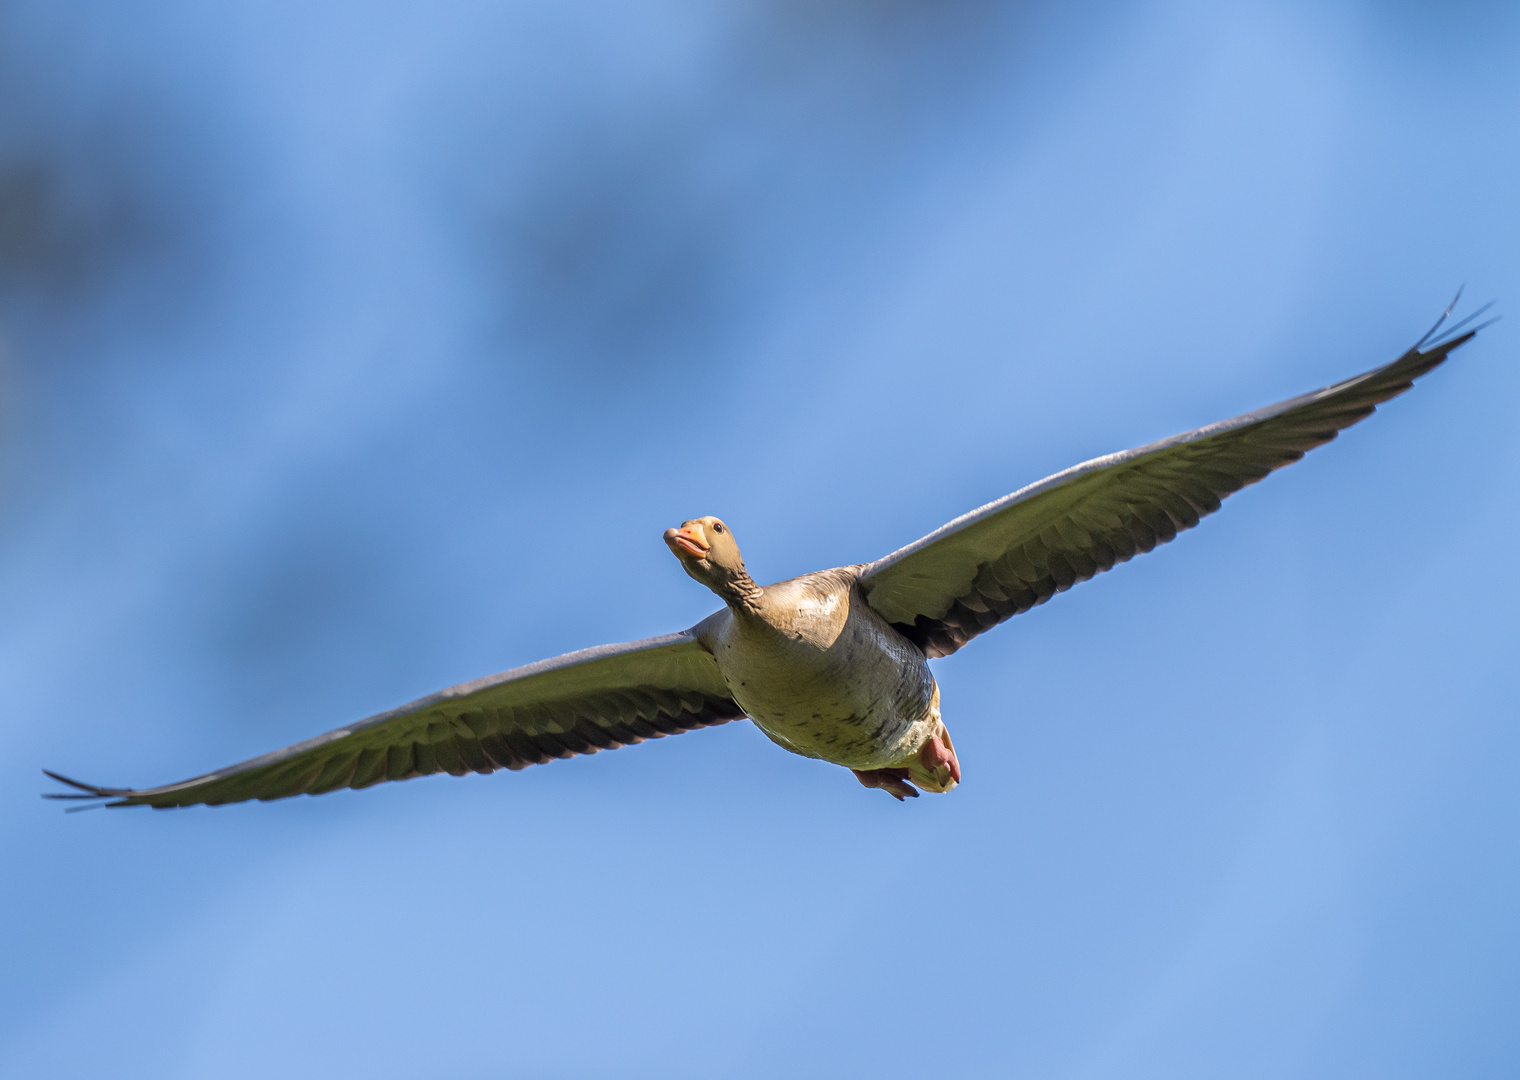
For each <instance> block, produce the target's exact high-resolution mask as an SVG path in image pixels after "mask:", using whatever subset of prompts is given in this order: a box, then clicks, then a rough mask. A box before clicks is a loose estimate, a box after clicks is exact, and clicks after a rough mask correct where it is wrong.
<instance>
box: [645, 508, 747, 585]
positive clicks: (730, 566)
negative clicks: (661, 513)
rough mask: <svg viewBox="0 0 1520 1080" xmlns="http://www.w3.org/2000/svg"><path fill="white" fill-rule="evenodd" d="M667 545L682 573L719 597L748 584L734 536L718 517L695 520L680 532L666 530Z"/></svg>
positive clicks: (681, 528)
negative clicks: (736, 585)
mask: <svg viewBox="0 0 1520 1080" xmlns="http://www.w3.org/2000/svg"><path fill="white" fill-rule="evenodd" d="M665 543H666V544H668V545H669V546H670V550H671V552H672V553H673V554H674V555H675V557H676V558H677V559H680V560H681V568H682V569H683V570H685V571H686V572H687V573H688V574H690V575H691V576H692V577H694V578H696V579H697V580H698V581H700V582H701V583H702V584H703V585H706V586H707V587H708V588H709V589H711V590H713V592H715V593H718V595H720V596H724V595H725V594H726V593H728V592H729V591H731V590H732V588H733V586H734V585H735V584H736V583H738V582H741V581H743V582H747V581H748V580H749V574H748V573H747V572H746V571H745V569H744V558H743V556H741V555H740V554H739V545H738V544H737V543H735V542H734V534H733V533H732V532H730V531H729V528H728V526H727V525H725V524H723V522H721V521H719V520H718V519H717V518H715V517H700V518H692V519H691V520H690V521H683V522H682V523H681V527H680V528H679V529H666V530H665Z"/></svg>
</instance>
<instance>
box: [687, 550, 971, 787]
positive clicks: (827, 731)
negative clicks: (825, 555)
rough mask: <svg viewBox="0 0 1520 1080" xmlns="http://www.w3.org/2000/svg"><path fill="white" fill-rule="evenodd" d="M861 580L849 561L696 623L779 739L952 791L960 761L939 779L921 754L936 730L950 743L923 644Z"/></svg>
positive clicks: (758, 721)
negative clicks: (890, 619) (881, 608)
mask: <svg viewBox="0 0 1520 1080" xmlns="http://www.w3.org/2000/svg"><path fill="white" fill-rule="evenodd" d="M693 524H695V523H694V522H688V523H687V526H686V527H690V526H692V525H693ZM859 576H860V568H859V567H856V566H848V567H840V568H838V569H834V570H824V571H821V572H818V573H813V574H806V575H804V576H802V577H797V578H792V579H791V580H789V581H782V582H778V583H776V584H774V585H769V586H766V587H764V588H763V589H761V590H760V592H759V595H758V596H757V597H756V598H755V600H754V601H753V602H750V603H737V604H735V605H734V606H733V607H732V608H725V609H724V610H722V611H719V612H717V613H715V614H714V615H712V616H710V617H709V618H708V619H706V620H704V621H703V622H701V623H699V624H698V625H697V626H696V628H695V634H696V637H697V640H698V641H699V642H701V643H702V645H703V647H704V648H706V649H708V650H709V651H710V652H711V653H712V654H713V657H714V659H715V660H716V661H717V664H718V670H719V672H720V673H721V674H722V676H723V681H724V682H725V683H726V684H727V686H728V689H729V692H730V693H731V694H733V697H734V700H735V701H736V702H737V703H738V704H739V706H740V707H741V708H742V709H743V710H744V712H745V714H746V715H747V716H748V717H749V718H750V719H751V720H753V721H754V723H755V726H756V727H758V728H759V729H760V730H761V731H763V732H764V733H765V734H766V736H767V737H769V738H770V739H771V740H772V741H773V742H775V743H777V744H778V745H780V746H782V747H785V748H786V749H787V750H790V751H792V752H793V753H796V754H801V755H803V756H805V757H813V758H822V759H823V760H824V761H830V762H833V763H834V764H836V765H843V766H846V767H847V768H850V769H853V770H855V771H856V772H857V773H865V774H868V779H870V778H871V777H872V776H873V775H874V774H876V773H877V772H878V771H879V770H882V769H907V770H909V772H910V774H912V777H913V779H914V781H915V782H916V783H917V784H918V785H919V786H920V787H925V788H928V789H930V790H936V791H940V790H949V788H950V787H953V786H954V785H955V782H956V780H957V779H958V778H959V764H958V763H957V765H956V769H955V775H954V777H949V778H945V777H941V778H935V776H934V775H933V773H932V771H931V769H930V768H929V767H928V766H925V765H924V764H923V762H922V761H921V759H920V753H921V752H922V751H923V749H924V748H925V746H926V745H928V744H930V743H931V741H932V740H934V739H935V738H937V737H939V738H942V740H943V742H944V743H945V745H946V746H948V735H946V734H945V732H944V724H943V723H942V722H941V720H940V715H939V687H938V685H937V684H936V683H935V681H934V676H933V674H931V673H930V671H929V664H928V661H927V659H926V657H925V656H924V653H923V650H922V649H920V648H919V647H918V646H916V645H914V644H913V643H912V642H911V641H909V640H908V639H907V638H905V637H903V635H902V634H900V633H899V632H898V631H896V630H894V629H893V628H892V626H891V625H889V624H888V623H887V621H886V620H885V619H883V618H882V617H881V616H880V615H878V614H877V613H876V611H875V609H873V608H872V607H871V605H870V604H869V603H867V602H866V600H865V597H864V595H863V594H862V593H861V592H860V589H859V588H858V587H857V584H856V583H857V580H858V578H859ZM876 779H903V778H901V777H876ZM871 786H881V785H880V784H873V785H871ZM893 787H894V788H895V787H897V786H896V785H893ZM889 790H892V788H889ZM897 791H898V793H899V795H901V794H902V789H901V788H897Z"/></svg>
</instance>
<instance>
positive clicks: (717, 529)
mask: <svg viewBox="0 0 1520 1080" xmlns="http://www.w3.org/2000/svg"><path fill="white" fill-rule="evenodd" d="M722 531H723V526H722V525H717V524H715V525H713V532H715V533H720V532H722Z"/></svg>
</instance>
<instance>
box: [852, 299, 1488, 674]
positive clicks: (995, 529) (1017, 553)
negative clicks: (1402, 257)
mask: <svg viewBox="0 0 1520 1080" xmlns="http://www.w3.org/2000/svg"><path fill="white" fill-rule="evenodd" d="M1444 319H1445V316H1443V317H1442V320H1443V321H1444ZM1465 321H1468V320H1464V322H1465ZM1460 325H1461V324H1458V326H1457V327H1453V328H1452V329H1453V330H1455V329H1459V328H1460ZM1440 326H1441V323H1439V322H1438V323H1437V324H1436V327H1437V328H1439V327H1440ZM1477 329H1481V327H1479V328H1475V329H1473V330H1469V331H1467V332H1466V333H1461V334H1457V335H1455V336H1448V337H1446V338H1445V340H1440V341H1433V337H1434V335H1435V333H1436V330H1435V329H1432V331H1431V333H1430V334H1427V335H1426V336H1425V337H1424V338H1423V339H1421V341H1420V342H1419V343H1418V344H1416V345H1415V346H1414V348H1412V349H1410V350H1409V351H1408V352H1406V353H1405V354H1404V355H1403V356H1401V357H1399V358H1398V359H1397V360H1395V361H1394V362H1393V363H1391V364H1388V365H1386V366H1384V367H1380V368H1377V369H1375V370H1373V371H1368V372H1366V373H1364V374H1361V375H1358V376H1356V377H1355V378H1352V379H1347V380H1346V381H1345V382H1340V383H1336V384H1335V385H1334V386H1328V387H1326V388H1325V389H1323V390H1316V391H1315V392H1313V393H1311V394H1304V395H1303V396H1301V397H1296V398H1292V399H1290V400H1288V401H1283V402H1279V403H1278V404H1276V405H1272V406H1269V407H1267V408H1265V409H1260V410H1258V411H1256V412H1250V413H1246V414H1245V415H1243V416H1237V417H1235V418H1234V419H1233V420H1224V421H1221V422H1220V423H1217V424H1210V425H1209V426H1208V427H1202V428H1199V429H1198V430H1197V431H1189V432H1187V433H1186V434H1183V435H1177V436H1174V437H1173V438H1170V439H1163V440H1162V441H1161V442H1155V443H1151V444H1150V445H1149V446H1142V447H1139V448H1138V449H1135V450H1126V451H1125V452H1123V453H1120V454H1110V455H1109V456H1107V457H1101V458H1095V459H1093V460H1092V461H1087V462H1084V463H1082V464H1081V465H1076V466H1073V467H1072V468H1070V469H1067V470H1065V471H1064V472H1059V473H1056V474H1055V475H1054V476H1051V477H1048V478H1046V479H1044V480H1041V481H1040V482H1039V483H1036V484H1031V485H1030V486H1028V487H1026V488H1023V489H1022V490H1019V491H1015V492H1014V493H1013V494H1012V495H1008V496H1005V497H1004V498H1001V499H998V500H997V501H996V502H991V503H988V504H987V505H986V506H983V507H980V508H979V509H976V510H973V511H971V512H970V513H969V514H965V515H963V516H962V517H958V518H956V519H955V520H954V521H952V522H950V523H949V524H948V525H945V526H944V527H943V528H940V529H938V530H936V531H935V532H932V533H930V534H929V535H928V536H926V537H924V538H923V539H921V540H919V541H917V542H916V543H913V544H909V545H908V546H907V547H905V548H902V549H901V550H900V551H895V552H893V553H892V554H891V555H888V556H887V557H886V558H884V559H880V560H878V561H877V562H874V563H870V564H869V565H867V566H866V567H865V568H864V570H863V571H862V572H861V577H860V587H861V589H862V590H863V591H864V593H865V597H866V600H867V601H868V602H869V603H870V605H871V607H872V608H874V609H875V610H876V611H877V612H878V613H880V614H881V615H882V616H883V617H884V618H886V620H887V621H888V622H890V623H892V624H894V625H895V626H896V628H897V629H898V630H899V631H901V632H902V633H903V634H904V635H905V636H907V637H908V638H910V639H911V640H913V641H914V642H916V643H917V644H918V645H919V646H920V647H921V648H922V649H923V650H924V652H925V653H926V654H927V655H929V656H931V657H932V656H948V655H949V654H950V653H953V652H955V650H957V649H959V648H960V647H961V646H962V645H964V644H966V642H968V641H970V640H971V639H972V638H974V637H976V635H978V634H980V633H981V632H982V631H984V630H990V629H991V628H992V627H994V626H996V625H997V624H998V623H1000V622H1002V621H1003V620H1004V619H1007V618H1009V617H1010V616H1013V615H1018V614H1020V613H1021V612H1024V611H1028V610H1029V609H1030V608H1032V607H1034V606H1035V605H1037V604H1043V603H1044V602H1045V601H1046V600H1049V599H1050V598H1051V597H1052V596H1054V595H1055V594H1056V593H1058V592H1063V591H1065V590H1066V589H1069V588H1071V586H1073V585H1075V584H1076V583H1077V582H1079V581H1086V580H1087V579H1088V578H1090V577H1092V576H1093V575H1094V574H1097V573H1100V572H1101V571H1104V570H1107V569H1109V568H1110V567H1112V566H1114V565H1115V564H1116V563H1121V562H1125V561H1126V560H1128V559H1130V558H1131V557H1133V556H1134V555H1135V554H1136V553H1137V552H1143V551H1150V550H1151V548H1153V547H1155V546H1156V545H1157V544H1163V543H1166V542H1167V541H1168V540H1171V539H1172V538H1173V537H1175V536H1176V535H1177V533H1178V532H1180V531H1182V530H1183V529H1190V528H1192V527H1193V526H1194V525H1197V524H1198V520H1199V518H1201V517H1203V516H1204V515H1206V514H1211V513H1213V512H1214V511H1215V510H1218V509H1219V503H1220V500H1221V499H1223V498H1224V497H1225V496H1227V495H1230V494H1232V493H1234V492H1236V491H1238V490H1240V489H1241V488H1242V487H1244V486H1246V485H1247V484H1252V483H1255V482H1256V481H1257V480H1260V479H1261V478H1262V477H1264V476H1266V475H1267V474H1268V473H1270V472H1272V471H1273V470H1274V469H1279V468H1281V467H1282V466H1284V465H1287V464H1289V463H1291V462H1294V461H1297V460H1298V459H1299V458H1301V457H1303V456H1304V452H1305V451H1307V450H1311V449H1313V448H1314V447H1316V446H1319V445H1321V444H1323V443H1327V442H1329V441H1330V440H1331V439H1333V438H1335V436H1336V434H1337V433H1339V432H1340V431H1341V430H1343V429H1344V428H1347V427H1350V426H1351V425H1352V424H1355V423H1356V422H1357V421H1358V420H1361V419H1362V418H1364V417H1366V416H1369V415H1370V414H1371V413H1372V412H1373V410H1374V409H1375V408H1376V407H1377V405H1379V404H1380V403H1382V402H1384V401H1387V400H1388V399H1389V398H1392V397H1396V396H1398V395H1399V394H1402V393H1403V392H1404V391H1405V390H1408V389H1409V387H1410V386H1411V384H1412V383H1413V380H1415V379H1417V378H1419V377H1420V376H1421V375H1424V374H1425V373H1426V372H1428V371H1430V370H1432V369H1433V368H1435V367H1437V366H1438V365H1440V364H1441V363H1442V362H1443V361H1445V359H1446V357H1447V355H1448V354H1449V353H1450V352H1451V351H1452V350H1453V349H1455V348H1457V347H1458V346H1459V345H1462V344H1463V343H1464V342H1466V341H1468V340H1470V339H1471V338H1472V336H1473V334H1475V333H1476V332H1477Z"/></svg>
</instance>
